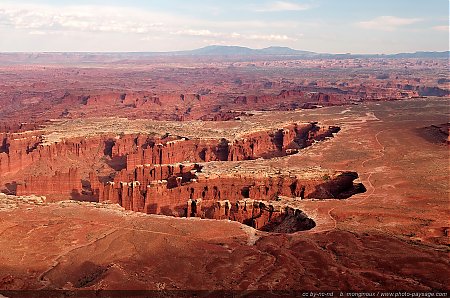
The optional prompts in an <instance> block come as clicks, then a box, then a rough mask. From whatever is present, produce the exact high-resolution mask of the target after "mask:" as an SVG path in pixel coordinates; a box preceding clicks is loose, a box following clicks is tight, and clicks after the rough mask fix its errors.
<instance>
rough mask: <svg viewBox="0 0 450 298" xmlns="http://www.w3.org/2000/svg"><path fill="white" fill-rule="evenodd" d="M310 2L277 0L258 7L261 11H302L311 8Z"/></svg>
mask: <svg viewBox="0 0 450 298" xmlns="http://www.w3.org/2000/svg"><path fill="white" fill-rule="evenodd" d="M310 8H311V5H309V4H299V3H294V2H287V1H275V2H272V3H269V4H267V5H266V6H264V7H262V8H259V9H256V11H259V12H271V11H301V10H307V9H310Z"/></svg>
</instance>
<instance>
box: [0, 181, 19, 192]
mask: <svg viewBox="0 0 450 298" xmlns="http://www.w3.org/2000/svg"><path fill="white" fill-rule="evenodd" d="M1 192H2V193H4V194H7V195H16V194H17V182H16V181H13V182H11V183H6V184H5V188H4V189H2V190H1Z"/></svg>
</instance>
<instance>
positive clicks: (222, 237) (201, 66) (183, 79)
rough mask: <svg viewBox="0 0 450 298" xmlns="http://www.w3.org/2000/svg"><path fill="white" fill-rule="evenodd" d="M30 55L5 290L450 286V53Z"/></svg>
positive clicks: (1, 285) (16, 116)
mask: <svg viewBox="0 0 450 298" xmlns="http://www.w3.org/2000/svg"><path fill="white" fill-rule="evenodd" d="M5 55H6V56H7V57H9V58H8V59H12V60H8V59H6V60H5V57H6V56H5ZM11 55H12V56H11ZM14 55H16V56H14ZM30 55H31V54H30ZM86 55H87V56H89V55H88V54H86ZM94 56H95V55H94ZM112 56H114V55H112ZM24 57H25V56H23V55H20V54H0V82H1V83H0V215H1V216H0V218H1V219H0V234H2V237H1V238H0V247H1V248H2V251H5V252H8V253H5V254H2V256H0V294H2V295H6V296H8V297H9V296H11V297H21V295H25V294H27V292H24V291H27V290H30V291H36V290H39V291H38V292H37V293H39V292H40V291H50V292H49V293H50V294H49V295H50V296H51V295H52V294H54V293H58V291H64V290H68V291H76V290H88V291H93V292H92V293H97V292H96V291H103V290H129V289H136V290H152V291H160V292H161V293H162V294H168V295H170V294H173V292H171V291H179V290H194V291H201V290H205V291H206V290H213V291H214V290H217V291H223V290H227V291H229V290H238V291H244V290H247V291H263V292H262V293H266V292H267V291H272V290H273V291H275V293H277V292H276V291H291V290H292V291H303V290H311V291H313V290H330V289H331V290H337V289H338V288H339V289H342V288H344V289H347V290H352V289H353V290H355V289H369V290H394V289H398V288H402V289H405V290H417V291H434V290H443V291H444V290H448V285H447V284H446V282H445V277H446V276H448V274H449V272H450V269H449V268H450V264H449V262H448V258H447V256H448V252H449V248H448V245H449V242H448V233H449V224H448V208H446V206H447V205H448V189H449V188H448V169H447V167H446V165H447V164H448V148H449V147H448V144H449V140H448V132H449V124H448V119H449V116H450V115H449V113H448V104H449V90H450V88H449V86H448V80H447V81H446V80H445V77H446V76H447V68H448V59H439V58H398V59H394V58H386V57H368V58H358V57H347V58H346V57H342V58H336V59H333V58H330V57H316V58H311V59H309V58H308V59H300V58H298V59H297V58H292V57H291V58H289V59H288V58H286V57H272V58H273V59H272V58H271V59H266V58H264V59H262V58H258V57H256V58H255V57H250V58H245V57H244V58H243V57H239V59H237V58H236V59H234V58H230V57H216V56H214V57H194V56H182V55H180V56H174V57H170V59H169V58H167V57H162V56H161V57H160V56H151V57H146V58H145V59H144V58H142V59H141V58H140V59H137V58H136V59H135V58H129V59H119V60H114V61H110V60H109V59H110V58H108V57H109V56H108V57H103V56H95V57H94V58H95V59H94V61H90V62H89V63H87V62H86V61H84V62H83V59H84V58H83V59H82V58H80V57H81V56H79V55H78V54H67V56H64V57H66V58H64V57H60V56H59V54H57V53H53V54H52V53H48V54H45V55H44V54H43V56H42V57H41V58H39V55H38V56H33V55H31V56H26V57H25V58H24ZM33 57H35V58H33ZM49 57H50V58H49ZM52 57H53V58H54V59H53V58H52ZM13 58H14V59H18V60H17V61H16V62H14V63H12V62H11V61H13V60H14V59H13ZM22 58H23V59H22ZM47 58H48V59H50V60H51V61H55V62H52V63H50V62H49V61H50V60H49V61H47V60H46V59H47ZM275 58H277V59H275ZM21 59H22V60H21ZM29 59H31V60H33V59H36V61H35V60H33V61H34V62H30V61H29ZM42 59H43V60H42ZM86 59H87V58H86ZM233 59H234V60H233ZM8 61H9V62H8ZM14 61H15V60H14ZM39 61H41V62H39ZM125 281H126V282H125ZM52 291H56V292H52ZM41 293H45V292H41ZM158 293H159V292H158ZM200 294H201V293H200ZM250 294H251V293H250Z"/></svg>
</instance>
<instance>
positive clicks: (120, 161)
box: [106, 155, 127, 172]
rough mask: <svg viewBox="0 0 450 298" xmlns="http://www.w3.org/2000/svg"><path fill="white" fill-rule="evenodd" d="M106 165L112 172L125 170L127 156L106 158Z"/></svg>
mask: <svg viewBox="0 0 450 298" xmlns="http://www.w3.org/2000/svg"><path fill="white" fill-rule="evenodd" d="M106 164H107V165H108V166H110V167H111V168H112V169H113V170H114V171H116V172H119V171H121V170H123V169H126V168H127V156H126V155H121V156H114V157H112V158H111V159H109V158H108V160H107V161H106Z"/></svg>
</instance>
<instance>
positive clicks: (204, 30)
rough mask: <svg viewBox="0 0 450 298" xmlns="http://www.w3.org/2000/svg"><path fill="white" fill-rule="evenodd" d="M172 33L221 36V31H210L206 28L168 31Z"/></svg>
mask: <svg viewBox="0 0 450 298" xmlns="http://www.w3.org/2000/svg"><path fill="white" fill-rule="evenodd" d="M170 34H173V35H189V36H203V37H205V36H206V37H217V36H221V35H222V34H221V33H216V32H211V31H210V30H207V29H201V30H194V29H183V30H178V31H175V32H170Z"/></svg>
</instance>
